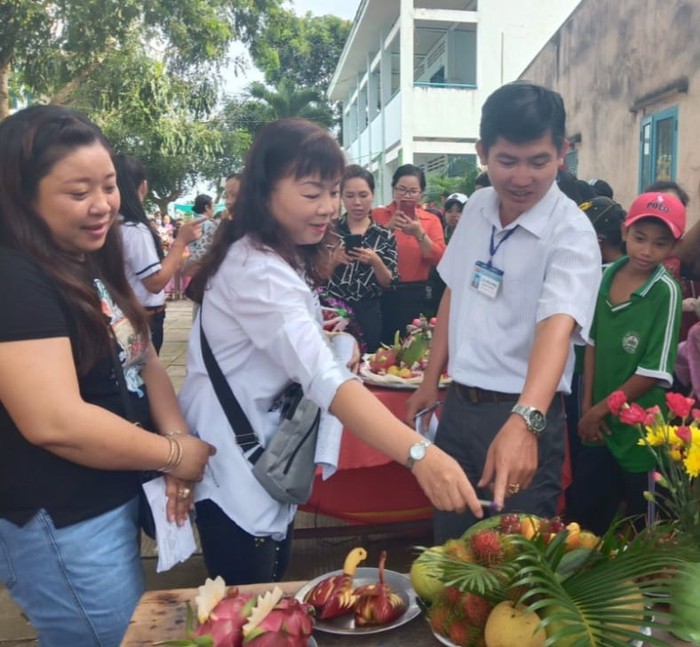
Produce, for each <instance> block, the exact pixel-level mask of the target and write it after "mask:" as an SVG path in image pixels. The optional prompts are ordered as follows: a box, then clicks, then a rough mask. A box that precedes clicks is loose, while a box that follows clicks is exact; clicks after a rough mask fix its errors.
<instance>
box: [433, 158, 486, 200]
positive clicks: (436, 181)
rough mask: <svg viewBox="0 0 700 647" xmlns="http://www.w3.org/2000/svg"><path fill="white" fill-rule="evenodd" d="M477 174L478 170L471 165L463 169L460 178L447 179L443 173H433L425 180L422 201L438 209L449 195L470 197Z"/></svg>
mask: <svg viewBox="0 0 700 647" xmlns="http://www.w3.org/2000/svg"><path fill="white" fill-rule="evenodd" d="M478 174H479V169H478V168H477V167H476V166H474V165H471V166H469V167H467V168H465V169H464V175H462V176H461V177H449V176H448V175H446V174H444V173H435V174H432V175H429V176H428V177H427V178H426V187H425V193H424V195H423V199H424V200H425V202H428V203H430V202H432V203H434V204H435V205H436V206H438V207H442V204H443V202H445V198H446V197H447V196H448V195H450V193H464V195H471V194H472V193H474V180H475V179H476V176H477V175H478Z"/></svg>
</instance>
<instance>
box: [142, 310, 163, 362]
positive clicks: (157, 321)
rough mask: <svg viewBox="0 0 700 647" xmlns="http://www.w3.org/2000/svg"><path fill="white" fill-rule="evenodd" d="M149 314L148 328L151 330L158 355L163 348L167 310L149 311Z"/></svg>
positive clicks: (152, 340)
mask: <svg viewBox="0 0 700 647" xmlns="http://www.w3.org/2000/svg"><path fill="white" fill-rule="evenodd" d="M146 312H147V313H148V327H149V328H150V330H151V342H153V346H154V348H155V349H156V353H158V354H160V349H161V347H162V346H163V324H164V323H165V310H164V309H163V310H160V311H155V312H153V311H149V310H148V308H146Z"/></svg>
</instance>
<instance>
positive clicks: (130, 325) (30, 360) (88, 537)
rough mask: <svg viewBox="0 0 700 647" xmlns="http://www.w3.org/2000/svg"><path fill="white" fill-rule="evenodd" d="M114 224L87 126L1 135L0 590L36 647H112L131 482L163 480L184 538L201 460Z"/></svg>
mask: <svg viewBox="0 0 700 647" xmlns="http://www.w3.org/2000/svg"><path fill="white" fill-rule="evenodd" d="M118 209H119V191H118V190H117V185H116V175H115V171H114V166H113V164H112V159H111V151H110V149H109V146H108V144H107V142H106V140H105V138H104V136H103V135H102V133H101V132H100V130H99V129H98V128H97V126H95V125H94V124H93V123H92V122H90V121H89V120H88V119H86V118H85V117H83V116H82V115H80V114H78V113H76V112H73V111H71V110H67V109H65V108H60V107H57V106H34V107H31V108H26V109H25V110H21V111H19V112H17V113H15V114H14V115H12V116H10V117H8V118H6V119H5V120H4V121H3V122H2V124H0V310H1V311H2V312H3V316H2V317H0V581H1V582H3V584H4V585H5V586H6V587H7V589H8V590H9V592H10V594H11V595H12V597H13V598H14V599H15V601H16V602H17V603H18V604H19V605H20V606H21V607H22V608H23V609H24V610H25V612H26V613H27V615H28V616H29V619H30V621H31V622H32V624H33V626H34V628H35V629H36V630H37V632H38V634H39V642H40V644H42V645H44V644H45V645H118V644H119V643H120V641H121V639H122V637H123V634H124V632H125V631H126V627H127V625H128V623H129V619H130V616H131V613H132V612H133V609H134V607H135V606H136V603H137V601H138V598H139V596H140V595H141V593H142V592H143V588H144V581H143V572H142V569H141V563H140V559H139V557H140V554H139V543H138V524H137V521H138V515H137V512H138V494H139V492H140V475H141V471H142V470H161V471H163V472H167V473H168V475H167V495H168V507H167V512H168V515H169V517H170V519H171V520H173V521H177V522H178V523H183V522H184V521H185V519H186V517H187V514H188V511H189V508H190V507H191V505H192V492H191V490H192V484H193V482H194V481H198V480H200V479H201V477H202V474H203V471H204V467H205V465H206V462H207V460H208V457H209V455H210V451H211V450H212V449H213V448H211V447H210V446H209V445H208V444H207V443H204V442H202V441H200V440H199V439H197V438H194V437H192V436H189V435H188V434H187V428H186V426H185V422H184V419H183V417H182V415H181V413H180V411H179V409H178V406H177V400H176V398H175V392H174V391H173V388H172V385H171V384H170V381H169V380H168V376H167V374H166V372H165V370H164V368H163V367H162V365H161V364H160V362H159V361H158V358H157V356H156V354H155V350H154V349H153V345H152V344H151V343H150V341H149V338H148V327H147V322H146V315H145V313H144V311H143V310H142V309H141V307H140V306H139V304H138V302H137V301H136V299H135V297H134V294H133V292H132V290H131V288H130V287H129V284H128V282H127V280H126V277H125V274H124V261H123V258H122V254H121V244H120V234H119V230H118V228H117V227H116V226H114V223H115V219H116V216H117V212H118ZM122 378H123V379H122ZM148 396H150V399H149V397H148ZM127 418H128V419H127ZM136 421H138V422H141V423H142V424H143V425H144V426H145V425H149V426H151V425H152V427H153V428H154V429H156V430H157V431H159V432H160V434H162V435H159V434H156V433H149V432H147V431H145V430H144V429H142V428H140V427H138V426H135V425H134V424H133V422H136Z"/></svg>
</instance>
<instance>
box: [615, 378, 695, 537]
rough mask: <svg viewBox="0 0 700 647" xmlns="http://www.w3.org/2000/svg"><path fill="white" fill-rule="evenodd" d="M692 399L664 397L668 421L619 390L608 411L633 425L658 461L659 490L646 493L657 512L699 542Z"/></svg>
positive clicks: (659, 412) (655, 408)
mask: <svg viewBox="0 0 700 647" xmlns="http://www.w3.org/2000/svg"><path fill="white" fill-rule="evenodd" d="M694 404H695V400H694V399H693V398H688V397H686V396H684V395H681V394H680V393H668V394H666V405H667V407H668V411H669V414H668V417H666V416H664V415H663V413H662V412H661V409H660V408H659V407H651V408H649V409H644V408H642V407H641V406H640V405H638V404H637V403H635V402H633V403H631V404H630V403H628V402H627V398H626V396H625V394H624V393H623V392H622V391H615V392H614V393H612V394H611V395H610V396H609V398H608V407H609V408H610V412H611V413H612V414H613V415H615V416H618V417H619V419H620V421H621V422H623V423H625V424H628V425H632V426H635V427H637V429H638V431H639V434H640V438H639V441H638V442H639V444H640V445H642V446H646V447H647V448H648V449H649V451H650V452H651V453H652V454H653V455H654V458H655V460H656V466H657V467H656V471H655V472H654V480H655V482H656V484H657V485H658V486H660V487H659V489H656V490H655V491H654V492H645V497H646V498H647V499H648V500H649V501H652V502H654V503H655V505H656V506H657V507H658V508H659V510H660V512H661V514H662V516H663V517H665V518H666V519H669V520H671V521H672V522H673V523H674V524H675V525H676V526H677V529H678V530H679V531H681V532H684V533H691V534H692V536H693V537H694V538H695V539H696V540H697V542H699V543H700V491H699V489H698V483H699V481H698V480H697V477H698V476H699V475H700V409H695V408H693V405H694Z"/></svg>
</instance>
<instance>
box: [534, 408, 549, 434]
mask: <svg viewBox="0 0 700 647" xmlns="http://www.w3.org/2000/svg"><path fill="white" fill-rule="evenodd" d="M530 426H531V427H532V429H533V431H537V432H540V431H544V428H545V427H546V426H547V419H546V418H545V417H544V414H543V413H542V412H541V411H537V410H535V411H531V412H530Z"/></svg>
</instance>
